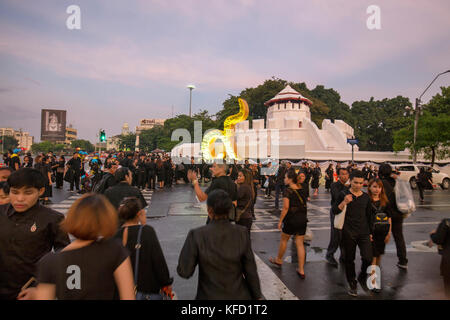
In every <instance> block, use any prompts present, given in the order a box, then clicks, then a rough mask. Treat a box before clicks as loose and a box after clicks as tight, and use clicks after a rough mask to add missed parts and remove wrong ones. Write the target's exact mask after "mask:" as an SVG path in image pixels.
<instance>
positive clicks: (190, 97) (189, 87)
mask: <svg viewBox="0 0 450 320" xmlns="http://www.w3.org/2000/svg"><path fill="white" fill-rule="evenodd" d="M187 88H188V89H189V118H190V117H191V112H192V90H194V89H195V86H194V85H193V84H190V85H188V86H187Z"/></svg>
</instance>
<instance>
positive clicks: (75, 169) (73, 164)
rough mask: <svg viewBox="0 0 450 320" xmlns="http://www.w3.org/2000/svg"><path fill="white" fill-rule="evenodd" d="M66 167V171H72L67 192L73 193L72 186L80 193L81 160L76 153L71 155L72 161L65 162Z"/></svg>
mask: <svg viewBox="0 0 450 320" xmlns="http://www.w3.org/2000/svg"><path fill="white" fill-rule="evenodd" d="M66 166H67V170H72V173H73V179H72V180H71V182H70V190H69V191H73V187H74V185H75V188H76V189H77V191H80V176H81V159H80V158H79V155H78V152H74V153H73V157H72V159H70V160H69V161H67V163H66Z"/></svg>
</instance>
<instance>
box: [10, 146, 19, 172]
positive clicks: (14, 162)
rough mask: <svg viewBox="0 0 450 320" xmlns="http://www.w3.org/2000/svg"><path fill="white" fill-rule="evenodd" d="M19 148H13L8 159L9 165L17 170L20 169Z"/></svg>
mask: <svg viewBox="0 0 450 320" xmlns="http://www.w3.org/2000/svg"><path fill="white" fill-rule="evenodd" d="M19 155H20V149H14V153H13V154H12V155H11V158H10V160H9V167H10V168H11V169H13V170H14V171H17V170H19V169H20V158H19Z"/></svg>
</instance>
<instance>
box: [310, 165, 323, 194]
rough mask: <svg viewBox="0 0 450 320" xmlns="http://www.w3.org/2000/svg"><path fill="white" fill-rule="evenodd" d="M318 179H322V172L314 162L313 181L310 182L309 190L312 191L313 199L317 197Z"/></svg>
mask: <svg viewBox="0 0 450 320" xmlns="http://www.w3.org/2000/svg"><path fill="white" fill-rule="evenodd" d="M320 177H322V170H321V169H320V166H319V163H318V162H316V167H315V168H314V169H313V170H312V178H313V179H312V181H311V188H313V189H314V194H313V196H314V197H317V195H318V194H319V183H320Z"/></svg>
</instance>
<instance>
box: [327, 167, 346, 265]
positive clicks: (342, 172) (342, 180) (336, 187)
mask: <svg viewBox="0 0 450 320" xmlns="http://www.w3.org/2000/svg"><path fill="white" fill-rule="evenodd" d="M337 174H338V181H336V182H333V183H332V184H331V209H330V223H331V226H330V227H331V229H330V243H329V244H328V249H327V254H326V260H327V262H328V263H329V264H331V265H333V266H335V267H337V266H338V263H337V261H336V259H335V258H334V253H335V252H336V251H337V249H338V248H339V246H341V258H340V259H339V260H340V261H341V262H343V257H344V255H343V252H342V251H343V248H342V245H341V238H342V232H341V230H338V229H336V228H335V227H334V218H335V215H334V213H333V206H334V205H335V204H336V201H337V198H338V197H339V194H340V193H341V192H342V191H344V190H347V189H348V186H347V182H348V178H349V175H348V170H347V168H339V170H338V172H337Z"/></svg>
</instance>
